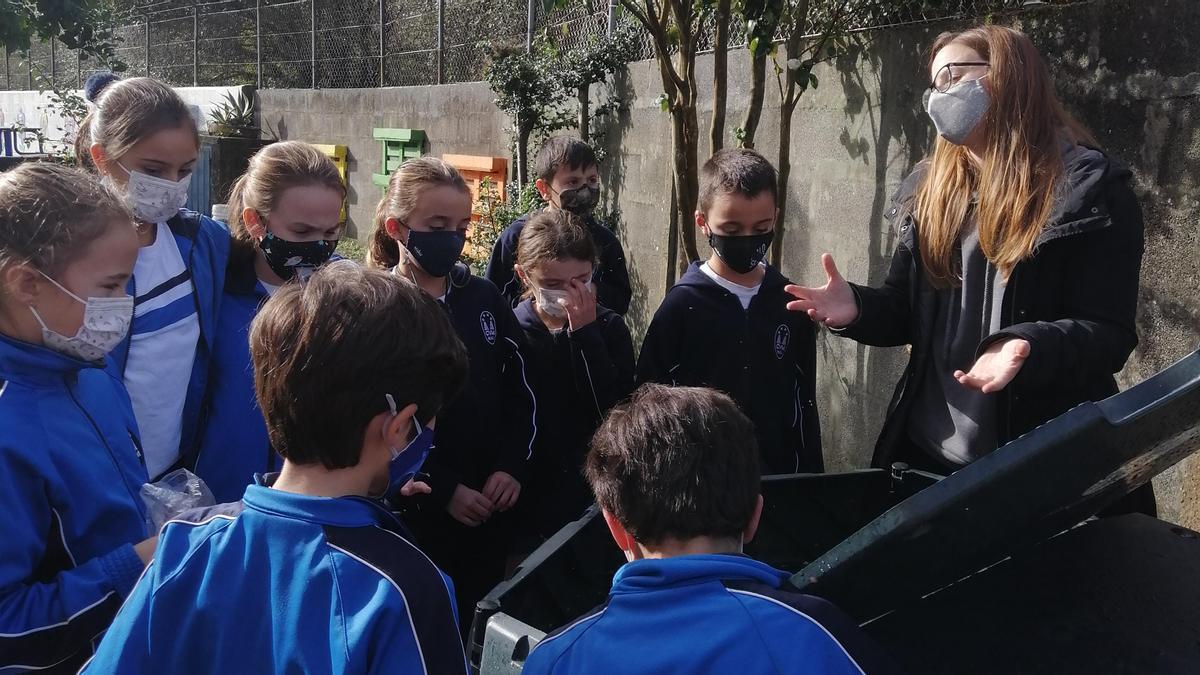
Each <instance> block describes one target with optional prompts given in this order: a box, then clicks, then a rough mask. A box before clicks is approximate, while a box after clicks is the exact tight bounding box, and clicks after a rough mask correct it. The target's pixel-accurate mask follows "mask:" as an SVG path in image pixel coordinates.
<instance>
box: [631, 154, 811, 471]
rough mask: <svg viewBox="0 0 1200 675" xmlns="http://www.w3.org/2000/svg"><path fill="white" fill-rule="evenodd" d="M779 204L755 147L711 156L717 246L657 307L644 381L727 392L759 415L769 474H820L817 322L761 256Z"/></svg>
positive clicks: (703, 221)
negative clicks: (791, 306)
mask: <svg viewBox="0 0 1200 675" xmlns="http://www.w3.org/2000/svg"><path fill="white" fill-rule="evenodd" d="M776 203H777V194H776V174H775V168H774V167H772V166H771V164H770V163H769V162H768V161H767V160H766V159H764V158H763V156H762V155H760V154H758V153H757V152H754V151H753V150H747V149H731V150H722V151H720V152H718V153H717V154H715V155H713V157H712V158H711V159H709V160H708V162H706V163H705V164H704V167H703V168H702V169H701V171H700V199H699V204H698V206H699V210H697V211H696V227H698V228H700V230H701V232H702V233H703V234H704V236H705V238H706V239H707V240H708V243H709V245H710V246H711V247H712V249H713V252H712V255H711V256H710V257H709V259H708V261H707V262H704V263H698V262H697V263H692V266H691V267H690V268H688V271H687V272H686V273H685V274H684V275H683V277H682V278H681V279H680V280H679V281H678V282H677V283H676V284H675V286H674V287H672V288H671V290H670V291H668V292H667V296H666V298H664V299H663V302H662V305H661V306H659V308H658V311H657V312H655V313H654V319H653V320H652V321H651V322H650V327H649V329H648V330H647V331H646V339H645V340H644V341H643V343H642V352H641V355H640V357H639V358H638V365H637V381H638V383H639V384H641V383H645V382H657V383H659V384H670V385H679V386H694V387H712V388H714V389H718V390H720V391H723V392H725V393H727V394H729V395H730V396H731V397H733V400H734V401H735V402H737V404H738V406H740V407H741V409H742V410H743V411H744V412H745V413H746V415H748V416H749V417H750V419H751V420H752V421H753V422H754V433H755V435H756V437H757V439H758V449H759V452H760V453H761V464H760V466H761V468H762V471H763V472H764V473H768V474H779V473H798V472H806V473H807V472H813V473H816V472H820V471H822V470H823V469H824V461H823V459H822V455H821V424H820V421H819V419H818V416H817V406H816V358H817V348H816V325H815V324H813V322H812V321H810V320H809V319H808V317H806V316H803V315H800V314H799V313H798V312H790V311H788V309H787V303H788V301H789V300H791V299H792V297H791V296H790V295H788V294H787V293H786V292H784V287H785V286H787V285H788V284H789V283H790V282H789V281H788V280H787V279H786V278H785V277H784V276H783V275H782V274H780V273H779V271H778V270H776V269H775V268H774V267H772V266H770V265H768V264H766V263H765V262H763V259H764V258H765V257H766V255H767V251H768V250H770V248H771V241H772V239H773V238H774V236H775V219H776V218H777V217H778V215H779V209H778V208H777V206H776Z"/></svg>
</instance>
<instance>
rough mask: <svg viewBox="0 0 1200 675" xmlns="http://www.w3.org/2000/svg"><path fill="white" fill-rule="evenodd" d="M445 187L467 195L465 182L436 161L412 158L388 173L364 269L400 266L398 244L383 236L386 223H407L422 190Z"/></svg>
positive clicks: (455, 172) (385, 234) (453, 171)
mask: <svg viewBox="0 0 1200 675" xmlns="http://www.w3.org/2000/svg"><path fill="white" fill-rule="evenodd" d="M439 185H448V186H450V187H453V188H458V189H459V190H461V191H462V192H463V194H468V195H469V194H471V190H470V188H468V187H467V182H466V181H464V180H463V177H462V176H461V175H459V173H458V169H455V168H454V167H453V166H451V165H450V164H449V163H447V162H444V161H442V160H440V159H438V158H436V157H416V158H414V159H410V160H407V161H406V162H404V163H403V164H401V165H400V168H399V169H396V170H395V171H394V172H392V177H391V178H390V179H389V180H388V186H387V191H386V192H384V194H383V199H381V200H379V206H378V207H376V208H375V232H374V233H373V234H372V235H371V245H370V247H369V248H368V249H367V265H369V266H371V267H379V268H382V269H389V268H392V267H395V266H396V265H399V264H400V244H399V242H397V241H396V240H395V239H392V237H391V235H389V234H388V232H387V224H386V223H387V219H388V218H395V219H397V220H399V221H400V222H404V221H405V220H407V219H408V216H409V214H411V213H412V212H413V209H415V208H417V201H418V200H419V199H420V198H421V193H423V192H424V191H425V189H426V188H431V187H437V186H439Z"/></svg>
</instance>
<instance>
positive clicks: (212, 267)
mask: <svg viewBox="0 0 1200 675" xmlns="http://www.w3.org/2000/svg"><path fill="white" fill-rule="evenodd" d="M167 227H169V228H171V233H172V234H174V235H175V243H176V244H177V245H178V246H179V253H180V255H181V256H183V261H184V264H186V265H187V269H188V274H189V275H191V278H192V285H193V286H194V287H195V289H196V292H195V295H194V296H193V297H194V298H195V299H196V312H197V318H198V319H199V321H200V343H199V344H198V345H196V358H195V361H194V362H193V365H192V380H191V382H190V383H189V384H188V391H187V398H186V399H185V401H184V404H183V429H182V432H181V434H180V436H179V446H180V447H179V449H180V452H181V453H182V456H183V460H184V464H185V466H192V465H193V463H194V461H195V460H194V455H195V452H196V444H197V443H198V441H199V435H200V429H201V426H202V417H203V415H204V411H203V407H204V396H205V390H206V387H207V386H208V362H209V357H210V356H211V354H212V350H213V339H214V338H215V336H216V331H215V326H216V320H217V312H218V310H219V309H220V307H221V296H222V295H223V293H222V291H223V289H224V286H225V266H226V264H227V263H228V261H229V230H228V229H226V228H225V226H224V225H222V224H221V223H219V222H217V221H215V220H213V219H211V218H209V217H207V216H203V215H200V214H198V213H195V212H192V211H184V210H180V212H179V215H178V216H176V217H174V218H172V219H170V220H169V221H167ZM128 292H129V294H130V295H134V294H135V290H134V280H133V279H130V280H129V288H128ZM133 333H134V329H133V327H131V328H130V330H129V335H127V336H125V340H124V341H123V342H121V344H120V345H118V346H117V347H116V349H113V351H112V354H111V355H110V356H111V357H112V358H111V362H110V363H109V368H108V370H109V372H110V373H112V374H113V376H114V377H116V378H117V379H119V380H120V381H122V382H124V381H125V365H126V363H127V361H128V358H129V345H130V336H131V335H133Z"/></svg>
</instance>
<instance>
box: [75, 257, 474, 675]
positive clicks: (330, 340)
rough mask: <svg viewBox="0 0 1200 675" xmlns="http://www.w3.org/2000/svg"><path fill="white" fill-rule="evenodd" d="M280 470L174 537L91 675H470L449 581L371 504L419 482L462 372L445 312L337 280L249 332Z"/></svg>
mask: <svg viewBox="0 0 1200 675" xmlns="http://www.w3.org/2000/svg"><path fill="white" fill-rule="evenodd" d="M250 351H251V355H252V357H253V362H254V371H255V372H254V380H255V390H256V394H257V397H258V403H259V406H260V408H261V409H262V412H263V417H264V419H265V421H266V424H267V432H268V435H269V436H270V439H271V446H272V447H273V448H274V449H275V450H277V451H278V452H279V454H280V455H281V456H283V458H284V464H283V470H282V471H281V472H280V473H279V474H277V475H272V476H269V477H267V478H266V479H265V481H262V482H260V484H257V485H251V486H250V487H249V488H247V490H246V494H245V496H244V497H243V500H242V501H241V502H238V503H235V504H225V505H222V506H217V507H213V508H212V509H206V510H202V511H198V512H193V513H192V514H185V516H184V517H182V518H181V519H179V520H176V521H172V522H170V523H168V524H167V525H166V526H165V527H164V528H163V531H162V534H161V537H160V539H159V544H158V549H157V551H156V552H155V556H154V560H153V561H152V562H151V563H150V566H149V567H148V568H147V571H146V572H145V574H144V575H143V576H142V578H141V579H140V580H139V581H138V584H137V586H136V587H135V588H134V590H133V593H132V594H131V596H130V598H129V600H128V601H127V602H126V604H125V606H124V607H123V608H122V609H121V611H120V613H118V615H117V618H116V620H115V622H114V623H113V626H112V628H111V629H110V630H109V631H108V633H107V634H106V635H105V638H104V640H103V642H102V643H101V645H100V648H99V649H98V651H97V653H96V656H95V658H94V659H93V660H92V662H91V663H90V664H89V665H88V667H87V668H85V670H87V671H90V672H97V673H122V674H125V673H168V672H169V673H218V672H220V673H234V672H238V673H284V672H309V673H382V672H389V673H394V672H406V673H407V672H412V673H420V672H428V673H464V672H465V671H466V660H465V657H464V653H463V649H462V643H461V642H460V640H459V634H458V626H457V618H456V617H455V611H454V592H453V589H452V586H451V584H450V580H449V579H448V578H447V577H445V576H444V575H443V574H442V573H441V572H439V571H438V569H437V568H436V567H435V566H434V565H433V563H432V562H430V560H429V558H427V557H426V556H425V555H424V554H423V553H422V552H421V551H420V550H419V549H417V547H416V546H414V545H413V544H412V543H411V542H410V541H409V538H408V535H407V533H406V532H405V530H404V528H403V527H402V526H401V525H400V523H399V521H397V520H396V519H395V517H394V516H392V514H391V513H390V512H388V511H387V510H386V509H384V508H382V507H381V506H380V505H379V503H378V502H377V501H376V500H375V499H373V497H377V496H382V495H384V494H385V493H387V492H389V491H394V490H398V489H400V488H401V486H403V485H405V484H407V483H408V481H409V480H410V479H411V478H412V476H414V475H415V474H416V472H417V471H418V470H419V469H420V465H421V462H422V461H423V460H424V458H425V455H426V454H427V453H428V450H429V446H430V442H431V440H432V438H433V435H432V432H431V428H432V426H433V423H434V417H435V415H436V414H437V412H438V410H439V409H440V408H441V407H442V405H443V404H444V403H445V401H446V400H447V399H449V398H451V397H453V396H454V395H455V393H456V392H457V390H458V389H459V388H460V387H461V385H462V383H463V381H464V380H465V378H466V372H467V357H466V351H465V349H464V348H463V346H462V343H461V342H460V341H459V340H458V338H457V337H456V336H455V333H454V328H453V327H452V326H451V325H450V322H449V320H448V319H447V318H446V316H445V312H444V311H442V310H441V309H440V308H439V307H438V305H437V301H435V300H434V299H432V298H430V297H428V296H427V295H426V294H424V293H422V292H421V290H420V289H419V288H417V287H416V286H415V285H413V284H411V283H409V282H407V281H405V280H403V279H400V278H399V277H396V276H393V275H390V274H388V273H386V272H381V271H374V270H367V269H365V268H361V267H359V266H358V265H355V264H353V263H350V262H336V263H331V264H329V265H327V266H325V267H324V268H322V269H320V270H319V271H318V272H316V273H314V274H313V276H312V277H310V279H309V280H308V282H307V283H305V284H303V285H301V284H298V283H295V284H287V285H285V286H283V287H281V288H280V289H279V290H278V291H277V292H276V293H275V294H274V295H273V296H272V297H271V299H270V300H268V301H267V303H266V304H265V305H264V306H263V308H262V310H261V311H260V312H259V314H258V316H257V317H256V318H255V320H254V323H253V325H252V327H251V332H250Z"/></svg>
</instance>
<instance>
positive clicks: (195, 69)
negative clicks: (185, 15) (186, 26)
mask: <svg viewBox="0 0 1200 675" xmlns="http://www.w3.org/2000/svg"><path fill="white" fill-rule="evenodd" d="M192 86H193V87H198V86H200V8H199V7H196V6H195V5H193V6H192Z"/></svg>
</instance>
